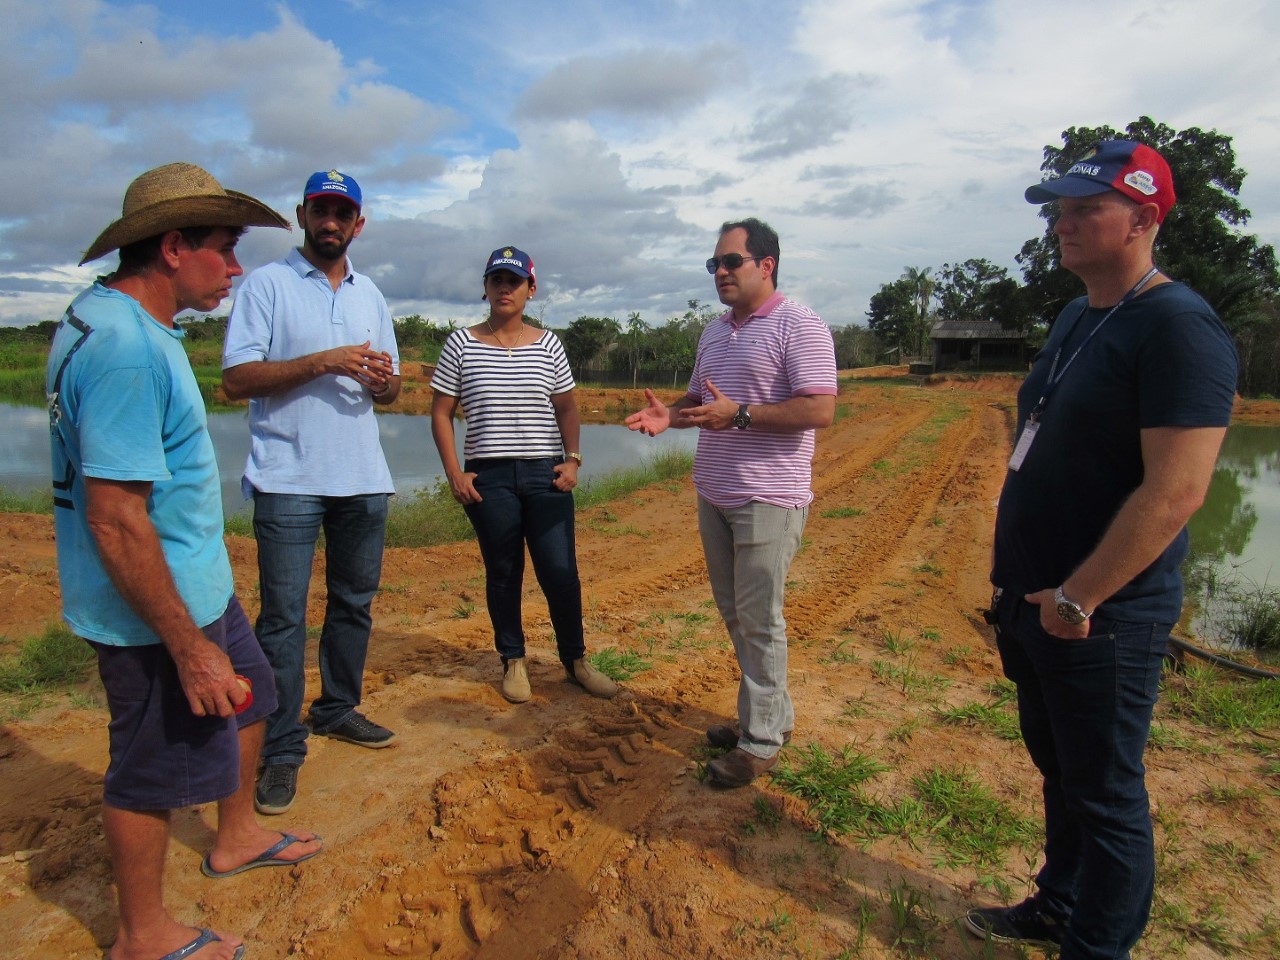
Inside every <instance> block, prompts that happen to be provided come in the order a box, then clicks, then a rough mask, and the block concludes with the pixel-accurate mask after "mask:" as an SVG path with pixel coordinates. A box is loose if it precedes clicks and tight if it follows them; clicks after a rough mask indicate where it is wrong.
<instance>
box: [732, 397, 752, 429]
mask: <svg viewBox="0 0 1280 960" xmlns="http://www.w3.org/2000/svg"><path fill="white" fill-rule="evenodd" d="M733 425H734V426H735V427H737V428H738V429H739V430H745V429H747V427H749V426H751V412H750V411H749V410H748V409H747V405H746V404H745V403H744V404H741V405H740V406H739V407H738V412H737V413H736V414H735V415H734V417H733Z"/></svg>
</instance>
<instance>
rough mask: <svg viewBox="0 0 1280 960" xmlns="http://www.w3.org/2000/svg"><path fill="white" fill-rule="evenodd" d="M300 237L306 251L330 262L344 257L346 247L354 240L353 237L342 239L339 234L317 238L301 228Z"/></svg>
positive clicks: (305, 228) (307, 229)
mask: <svg viewBox="0 0 1280 960" xmlns="http://www.w3.org/2000/svg"><path fill="white" fill-rule="evenodd" d="M302 236H303V238H304V239H305V240H306V242H307V248H308V249H310V250H312V251H314V252H315V253H316V255H317V256H320V257H323V258H324V259H326V260H330V261H336V260H340V259H342V258H343V257H344V256H346V253H347V247H349V246H351V241H352V240H354V239H355V237H343V236H342V235H341V234H337V235H334V234H325V235H324V236H317V235H316V234H314V233H312V232H311V230H310V229H309V228H307V227H303V229H302Z"/></svg>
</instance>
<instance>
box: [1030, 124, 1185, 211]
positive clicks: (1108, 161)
mask: <svg viewBox="0 0 1280 960" xmlns="http://www.w3.org/2000/svg"><path fill="white" fill-rule="evenodd" d="M1108 190H1115V191H1117V192H1119V193H1122V194H1124V196H1126V197H1128V198H1129V199H1130V200H1133V201H1135V202H1137V203H1154V204H1155V205H1156V209H1157V210H1158V211H1159V212H1158V214H1157V216H1156V219H1157V220H1158V221H1159V222H1160V223H1163V222H1164V218H1165V217H1166V216H1168V214H1169V211H1170V210H1172V209H1173V205H1174V203H1175V201H1176V200H1177V196H1176V194H1175V193H1174V190H1173V172H1172V171H1171V170H1170V169H1169V164H1168V163H1167V162H1166V161H1165V159H1164V157H1162V156H1160V154H1159V153H1157V152H1156V151H1155V150H1153V149H1151V148H1150V147H1148V146H1147V145H1146V144H1145V143H1138V142H1136V141H1134V140H1104V141H1102V143H1099V144H1098V145H1097V146H1095V147H1094V148H1093V149H1092V150H1090V151H1089V152H1088V153H1087V154H1085V156H1084V158H1083V159H1081V160H1080V161H1079V162H1078V163H1074V164H1072V165H1071V168H1070V169H1069V170H1067V172H1066V173H1064V174H1063V175H1062V176H1060V177H1056V178H1054V179H1052V180H1044V181H1042V182H1040V183H1037V184H1033V185H1032V186H1030V187H1027V190H1026V198H1027V201H1028V202H1029V203H1052V202H1053V201H1054V200H1057V199H1058V198H1059V197H1090V196H1093V195H1094V194H1098V193H1105V192H1106V191H1108Z"/></svg>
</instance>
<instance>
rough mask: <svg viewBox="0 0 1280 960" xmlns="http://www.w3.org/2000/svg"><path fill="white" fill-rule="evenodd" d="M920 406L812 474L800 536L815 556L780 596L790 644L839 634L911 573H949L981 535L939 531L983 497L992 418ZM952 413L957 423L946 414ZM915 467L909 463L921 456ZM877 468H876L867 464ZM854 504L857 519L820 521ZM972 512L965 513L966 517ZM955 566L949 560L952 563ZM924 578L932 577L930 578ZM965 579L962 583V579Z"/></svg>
mask: <svg viewBox="0 0 1280 960" xmlns="http://www.w3.org/2000/svg"><path fill="white" fill-rule="evenodd" d="M925 398H926V401H925V402H924V403H922V406H921V408H918V409H915V410H913V411H911V414H910V416H907V417H904V416H902V415H901V408H899V414H898V415H897V416H895V417H894V418H893V420H892V421H891V423H892V429H891V430H890V431H888V432H886V433H884V434H883V435H881V436H879V437H877V438H875V439H874V440H873V441H872V442H871V443H869V444H868V445H867V446H866V447H865V448H864V449H863V450H862V451H861V452H860V454H859V455H858V456H856V457H846V458H844V462H842V463H841V464H840V465H839V467H836V468H827V469H826V470H825V471H823V472H822V482H821V483H820V485H819V487H818V489H817V491H816V493H817V497H818V500H817V502H816V503H815V512H816V513H817V514H818V516H816V517H815V516H813V515H811V517H810V524H809V534H810V539H811V543H812V545H813V546H815V547H817V549H810V550H808V551H806V553H807V554H808V556H805V555H802V557H800V558H798V560H797V565H796V566H795V567H793V571H792V577H793V580H795V581H796V586H795V587H794V588H793V589H792V590H791V592H790V593H789V594H788V603H787V620H788V625H789V629H790V630H791V632H793V634H794V635H795V636H796V637H798V638H803V637H810V638H812V637H814V636H818V635H821V634H824V633H830V632H832V631H833V630H839V629H842V628H845V627H847V626H848V625H850V624H851V623H854V622H856V621H858V620H859V619H860V618H862V617H863V616H864V615H865V608H866V607H867V606H868V605H869V601H870V600H871V599H872V598H878V597H880V596H882V595H884V593H885V591H886V588H887V589H889V591H890V592H892V591H893V590H894V588H893V587H892V586H888V585H892V584H894V583H896V584H898V585H899V586H898V587H897V590H898V592H901V590H902V589H904V587H903V585H904V584H906V583H907V582H910V581H914V580H919V579H920V574H919V573H917V572H916V569H913V568H915V567H916V566H917V565H918V566H919V567H922V568H927V569H926V572H925V573H924V577H925V580H924V582H925V583H926V584H927V583H930V582H931V578H933V577H935V574H936V575H941V574H940V572H941V571H942V570H946V569H950V570H952V571H953V572H952V574H951V575H952V576H954V564H953V563H952V560H953V558H957V557H959V556H963V555H967V554H968V553H969V552H970V551H971V549H972V543H971V541H972V539H973V538H974V537H975V536H985V535H986V531H984V530H983V529H982V527H981V523H979V524H978V526H977V527H974V526H972V525H970V524H964V525H963V526H962V528H961V529H957V528H955V527H953V526H952V525H951V524H950V523H949V519H948V518H949V517H950V516H951V515H952V513H954V512H955V510H954V509H953V508H957V507H962V506H964V505H965V504H971V502H972V500H973V499H974V498H975V497H976V498H982V497H985V496H986V490H987V489H988V487H989V482H990V477H989V474H990V469H989V468H985V467H984V466H983V460H984V457H985V459H986V460H990V449H991V446H992V444H993V443H995V442H998V439H999V436H998V429H999V423H1000V420H999V417H998V415H997V414H995V413H994V412H993V411H991V410H990V409H989V404H988V403H987V402H986V401H985V400H984V399H983V398H979V397H961V396H958V395H956V394H954V393H949V394H946V395H942V396H938V395H928V394H926V395H925ZM957 408H959V415H955V413H956V411H957ZM943 418H945V419H948V420H949V422H946V423H944V424H942V426H941V431H940V433H939V435H937V436H935V437H930V436H929V435H928V434H927V433H926V434H925V435H924V436H923V437H921V436H920V433H921V431H922V429H923V428H926V427H928V426H929V424H930V423H931V422H934V421H935V419H943ZM922 455H923V457H924V458H925V462H918V461H919V460H920V459H921V458H922ZM877 464H883V465H884V466H882V467H881V468H880V469H879V470H877V468H876V465H877ZM842 505H850V506H853V505H856V509H861V510H862V511H863V512H862V514H861V515H859V516H857V517H852V518H824V517H822V516H821V512H822V511H831V510H833V509H837V508H839V507H840V506H842ZM969 513H972V511H969ZM957 562H958V561H957ZM929 571H933V572H932V573H931V572H929ZM966 579H968V578H966Z"/></svg>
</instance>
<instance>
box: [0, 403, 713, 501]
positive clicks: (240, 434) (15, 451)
mask: <svg viewBox="0 0 1280 960" xmlns="http://www.w3.org/2000/svg"><path fill="white" fill-rule="evenodd" d="M378 428H379V431H380V433H381V435H382V449H383V452H384V453H385V454H386V457H387V466H388V467H390V469H391V477H392V479H393V480H394V481H395V485H396V492H397V493H401V494H408V493H413V492H414V491H416V490H419V489H421V488H422V487H429V486H434V485H435V483H436V482H437V481H438V480H440V479H442V478H443V477H444V471H443V469H442V468H441V466H440V457H439V456H438V455H437V454H436V447H435V443H434V441H433V440H432V439H431V418H430V417H427V416H416V415H411V414H403V413H384V414H379V416H378ZM463 432H464V431H463V430H462V429H459V430H457V431H456V433H457V438H458V449H459V451H461V449H462V435H463ZM209 434H210V436H212V437H213V446H214V450H215V451H216V453H217V456H218V470H219V472H220V473H221V475H222V506H223V509H224V510H225V511H226V512H227V514H228V515H230V514H232V513H238V512H240V511H247V510H248V505H247V504H246V503H245V501H244V498H243V497H242V496H241V495H240V475H241V473H243V472H244V461H245V457H247V456H248V455H249V422H248V414H247V412H244V411H237V412H232V413H211V414H209ZM0 436H2V437H4V440H5V443H4V448H5V449H4V455H3V456H0V487H3V488H5V489H8V490H13V491H17V492H28V491H31V490H43V489H45V488H46V487H48V485H49V416H48V414H47V413H46V412H45V410H44V408H43V407H16V406H9V405H5V404H0ZM697 442H698V434H697V431H696V430H668V431H667V432H666V433H664V434H661V435H660V436H658V437H653V438H650V437H646V436H644V435H643V434H640V433H633V432H632V431H630V430H628V429H627V428H626V427H623V426H621V425H618V426H614V425H602V424H583V426H582V451H583V454H584V455H585V460H584V462H583V465H582V472H581V481H582V482H583V483H589V482H590V481H591V479H592V477H596V476H600V475H602V474H605V473H608V472H610V471H612V470H616V469H620V468H623V467H629V466H634V465H636V464H638V463H640V462H641V461H642V460H643V459H644V457H645V456H647V455H650V454H652V453H655V452H657V451H660V450H668V449H675V450H689V451H692V450H693V448H694V446H695V445H696V444H697Z"/></svg>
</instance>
